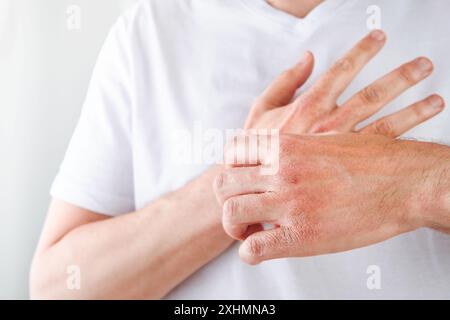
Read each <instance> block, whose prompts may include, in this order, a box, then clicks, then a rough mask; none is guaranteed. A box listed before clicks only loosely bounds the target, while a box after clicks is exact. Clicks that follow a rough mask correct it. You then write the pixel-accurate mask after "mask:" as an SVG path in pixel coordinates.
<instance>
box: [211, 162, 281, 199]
mask: <svg viewBox="0 0 450 320" xmlns="http://www.w3.org/2000/svg"><path fill="white" fill-rule="evenodd" d="M272 180H273V176H268V175H262V174H261V169H260V168H259V167H237V168H232V169H228V170H225V171H224V172H222V173H221V174H219V175H218V176H217V177H216V179H215V181H214V191H215V193H216V196H217V200H218V201H219V203H221V204H223V203H224V202H225V201H227V200H228V199H229V198H231V197H236V196H239V195H243V194H252V193H261V192H267V191H274V187H275V186H274V183H273V181H272Z"/></svg>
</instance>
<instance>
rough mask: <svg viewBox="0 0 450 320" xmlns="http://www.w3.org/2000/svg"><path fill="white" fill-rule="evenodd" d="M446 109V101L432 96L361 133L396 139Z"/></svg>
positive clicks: (381, 120) (437, 96)
mask: <svg viewBox="0 0 450 320" xmlns="http://www.w3.org/2000/svg"><path fill="white" fill-rule="evenodd" d="M444 107H445V102H444V100H443V99H442V98H441V97H440V96H439V95H432V96H430V97H428V98H426V99H424V100H422V101H419V102H417V103H415V104H413V105H411V106H409V107H407V108H405V109H403V110H400V111H398V112H396V113H394V114H391V115H389V116H387V117H384V118H382V119H380V120H378V121H375V122H374V123H372V124H370V125H368V126H367V127H365V128H363V129H362V130H361V131H360V132H361V133H366V134H381V135H384V136H387V137H390V138H396V137H399V136H401V135H402V134H404V133H405V132H407V131H409V130H411V129H412V128H414V127H416V126H418V125H419V124H421V123H423V122H425V121H427V120H428V119H431V118H432V117H434V116H436V115H437V114H439V113H440V112H441V111H442V110H444Z"/></svg>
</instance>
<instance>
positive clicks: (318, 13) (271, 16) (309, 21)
mask: <svg viewBox="0 0 450 320" xmlns="http://www.w3.org/2000/svg"><path fill="white" fill-rule="evenodd" d="M239 1H240V2H241V3H242V4H243V5H244V6H245V7H247V8H248V9H250V10H251V11H253V12H254V13H256V14H259V15H260V16H263V17H265V18H266V19H267V20H268V21H271V22H272V23H275V24H278V25H279V26H281V27H282V28H283V29H286V30H287V31H289V32H293V33H297V32H300V33H302V32H304V31H305V26H308V25H315V24H321V23H323V22H325V21H326V20H327V18H329V17H330V16H332V15H334V14H336V13H337V11H338V10H340V9H341V8H342V7H343V5H344V4H345V3H348V2H351V1H350V0H325V1H323V2H322V3H320V4H319V5H318V6H316V7H315V8H314V9H313V10H312V11H311V12H310V13H309V14H308V15H307V16H306V17H304V18H298V17H296V16H294V15H291V14H289V13H287V12H284V11H282V10H279V9H276V8H274V7H272V6H271V5H270V4H269V3H268V2H267V1H266V0H239Z"/></svg>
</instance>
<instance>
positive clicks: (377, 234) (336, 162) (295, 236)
mask: <svg viewBox="0 0 450 320" xmlns="http://www.w3.org/2000/svg"><path fill="white" fill-rule="evenodd" d="M372 4H373V1H342V0H337V1H326V2H321V1H316V0H310V1H303V0H279V1H273V2H271V3H268V2H265V1H263V0H237V1H219V0H214V1H202V0H190V1H187V0H172V1H149V0H148V1H142V2H140V3H139V5H137V6H136V7H135V8H134V9H133V10H132V11H130V12H128V13H127V14H126V15H125V16H124V17H122V18H121V19H120V20H119V22H118V23H117V24H116V26H115V27H114V28H113V30H112V32H111V34H110V36H109V37H108V40H107V41H106V44H105V46H104V48H103V50H102V53H101V55H100V58H99V61H98V63H97V67H96V70H95V71H94V75H93V79H92V83H91V86H90V89H89V93H88V96H87V99H86V104H85V106H84V108H83V114H82V116H81V119H80V122H79V124H78V127H77V129H76V132H75V134H74V136H73V138H72V141H71V143H70V147H69V150H68V152H67V154H66V157H65V160H64V163H63V165H62V167H61V170H60V172H59V174H58V177H57V178H56V180H55V183H54V185H53V187H52V192H51V193H52V196H53V198H54V199H53V201H52V204H51V206H50V209H49V214H48V218H47V222H46V225H45V227H44V231H43V234H42V238H41V241H40V244H39V247H38V249H37V252H36V257H35V260H34V263H33V266H32V270H31V294H32V297H35V298H105V299H107V298H163V297H166V298H189V299H193V298H213V299H214V298H235V299H239V298H244V299H245V298H255V299H256V298H428V297H437V298H448V297H449V294H450V291H449V290H448V287H449V284H450V272H449V271H450V270H449V265H450V254H449V251H448V248H449V245H450V239H449V237H448V236H447V235H445V234H444V233H439V232H437V231H434V230H431V229H424V230H420V231H414V232H409V233H406V234H404V235H402V236H400V237H397V238H394V239H390V240H387V241H384V242H381V243H379V242H380V241H382V240H386V239H389V238H391V237H393V236H396V235H399V234H401V233H403V232H406V231H412V230H415V229H417V228H418V227H420V226H433V227H436V228H438V227H439V228H441V229H445V227H448V224H446V222H448V210H446V209H445V203H446V202H445V201H446V200H445V199H447V197H446V195H445V192H446V190H447V188H448V178H447V177H448V176H447V175H446V174H445V172H448V170H447V169H448V168H447V169H446V167H445V166H446V165H448V161H447V159H448V153H449V151H448V148H447V147H441V146H437V145H434V144H431V143H430V144H427V143H417V144H416V143H414V142H398V144H397V143H394V142H395V140H392V137H396V136H398V135H400V134H402V133H404V132H405V131H406V130H409V129H411V128H412V127H414V126H416V125H418V124H420V123H422V122H423V121H425V120H427V119H430V118H431V117H433V116H435V115H437V114H438V113H439V112H441V111H442V110H443V101H442V99H441V98H440V97H439V96H437V95H430V94H431V93H433V92H442V93H446V92H448V84H447V79H446V77H445V76H446V74H445V70H448V69H449V68H448V67H449V62H448V61H447V59H446V57H447V56H448V55H447V54H446V53H448V51H449V49H448V46H447V44H446V43H447V41H446V40H447V35H446V33H445V30H446V28H445V27H446V26H447V21H446V16H445V15H444V14H443V13H444V12H446V10H448V9H449V6H450V5H449V4H447V2H446V1H434V2H433V3H431V4H430V3H427V4H423V3H422V2H421V1H396V2H395V3H394V2H392V1H378V2H377V5H378V7H379V8H380V9H381V11H382V18H383V27H384V29H386V31H387V33H388V35H389V37H390V42H389V43H390V45H389V46H387V47H386V48H385V49H384V50H383V51H382V52H381V53H379V54H378V52H380V51H381V49H382V47H383V46H384V44H385V43H386V37H385V35H384V33H382V32H380V31H375V32H373V33H371V34H370V35H368V36H365V37H364V38H363V39H362V40H361V41H360V42H359V43H358V44H357V45H356V46H354V42H355V41H356V40H357V39H360V38H362V37H363V36H364V35H365V34H366V33H367V26H366V20H367V17H368V16H367V15H366V9H367V8H368V7H369V6H370V5H372ZM412 40H414V41H412ZM352 47H353V49H351V50H350V51H349V52H348V53H346V51H347V50H348V49H349V48H352ZM307 50H311V51H312V52H314V55H315V60H316V66H315V67H314V71H313V66H312V64H313V57H312V55H311V54H310V53H306V54H305V55H304V57H303V59H301V61H300V62H299V61H298V60H299V58H298V57H299V55H300V53H301V52H305V51H307ZM377 54H378V55H377ZM375 56H376V57H375ZM419 56H428V57H430V58H431V60H433V62H434V64H435V69H436V72H435V73H434V75H433V76H432V77H430V78H428V77H429V76H430V75H431V73H432V69H433V67H432V65H431V62H430V61H429V60H428V59H426V58H417V57H419ZM341 57H344V58H343V59H340V60H338V59H339V58H341ZM336 60H337V61H338V62H337V63H334V62H335V61H336ZM370 60H373V61H371V62H370V63H369V61H370ZM407 61H410V62H407ZM405 62H407V63H406V64H404V63H405ZM366 65H367V66H366ZM400 65H401V67H399V66H400ZM292 66H294V67H292ZM330 66H332V67H331V69H330ZM397 67H399V68H398V69H396V68H397ZM363 68H364V70H362V69H363ZM286 69H288V70H289V71H288V72H285V73H283V75H282V76H281V77H279V78H277V80H275V81H274V82H273V83H272V85H270V86H269V87H268V89H266V90H264V89H265V88H266V86H267V85H268V84H269V83H270V82H271V81H272V79H273V78H275V77H276V75H277V74H279V73H280V71H281V70H286ZM389 70H394V71H392V72H390V73H387V72H388V71H389ZM310 75H311V76H310ZM382 76H385V77H384V78H382V79H381V80H377V81H376V79H378V78H380V77H382ZM309 77H310V79H309V81H308V82H306V80H307V79H308V78H309ZM426 78H428V79H427V80H425V79H426ZM352 80H353V81H352ZM422 81H423V82H422ZM418 83H420V85H418V86H415V85H416V84H418ZM371 84H372V85H371ZM368 85H369V87H367V88H366V89H364V87H366V86H368ZM300 86H301V87H302V88H301V93H300V94H299V95H298V97H294V95H295V92H296V90H297V88H299V87H300ZM413 86H414V88H413V89H412V90H411V91H408V92H407V93H405V94H402V93H404V92H405V91H406V90H407V89H408V88H410V87H413ZM263 91H264V93H263V94H262V95H261V92H263ZM258 96H259V98H258V99H257V100H256V102H254V99H255V97H258ZM398 96H400V97H399V98H398V99H396V101H395V102H396V108H394V106H389V107H388V108H383V107H384V106H385V105H386V104H387V103H388V102H390V101H391V100H393V99H394V98H396V97H398ZM338 99H339V101H338ZM251 105H253V107H252V109H251V110H250V115H249V116H248V118H247V114H248V112H249V107H250V106H251ZM337 105H339V108H338V107H337ZM408 105H410V107H407V106H408ZM405 107H406V109H404V108H405ZM381 108H383V110H382V111H381V113H377V111H379V110H380V109H381ZM397 111H398V112H400V113H396V112H397ZM375 113H377V115H376V116H377V119H378V118H380V117H383V116H387V117H388V118H384V120H380V121H374V119H373V118H371V116H372V115H374V114H375ZM369 117H370V118H371V119H370V120H369V121H367V122H365V120H366V119H367V118H369ZM449 117H450V115H449V114H448V112H447V111H445V112H444V113H441V114H440V115H439V116H438V117H435V118H434V119H432V120H430V121H428V122H426V123H424V124H423V125H421V126H420V127H418V128H416V129H415V131H414V132H413V133H414V136H415V137H420V136H422V137H425V138H433V139H445V138H446V137H448V134H449V132H448V130H449V129H448V121H449ZM246 118H247V122H246V126H245V128H247V129H250V128H279V129H281V136H280V142H281V144H280V146H281V156H280V171H279V172H278V174H275V175H274V176H266V177H263V176H261V175H258V174H256V173H255V172H250V171H246V170H252V169H255V168H247V167H245V166H244V167H243V168H242V167H241V168H230V169H227V170H226V171H225V173H224V168H223V167H222V166H216V165H211V164H205V163H202V164H201V165H199V164H196V163H195V162H193V163H187V164H184V165H183V164H180V162H179V161H177V160H178V159H176V155H175V154H174V153H173V149H174V147H176V146H177V142H178V141H177V140H175V139H174V138H173V132H175V131H177V130H183V129H187V130H194V129H193V127H195V126H196V125H201V126H202V127H203V128H219V129H223V130H226V129H229V128H239V127H240V126H241V125H242V123H243V122H244V120H245V119H246ZM386 124H389V125H386ZM386 128H387V129H389V130H387V129H386ZM360 129H362V131H360V133H359V134H356V133H348V132H351V131H359V130H360ZM335 132H340V133H342V134H335V135H332V134H330V133H335ZM323 133H328V134H327V135H324V134H323ZM301 134H320V135H319V136H308V137H305V136H302V135H301ZM383 134H384V135H385V136H388V137H384V138H383V137H382V135H383ZM410 146H412V147H410ZM237 147H239V146H237ZM227 153H231V154H232V155H235V151H234V149H233V148H230V149H229V150H227ZM399 159H400V160H401V163H400V164H399V163H397V161H398V160H399ZM412 159H415V160H414V161H412ZM258 160H260V162H264V161H265V159H258ZM394 160H395V161H394ZM371 162H373V163H371ZM286 163H287V164H290V165H286ZM423 164H425V165H426V166H427V168H428V167H430V165H431V164H436V166H437V168H439V170H437V172H439V173H436V174H435V173H434V172H432V171H429V170H424V168H422V167H421V165H423ZM391 165H394V166H393V167H391ZM431 167H433V168H434V165H431ZM239 169H240V170H239ZM288 169H289V170H288ZM236 170H238V171H239V172H237V171H236ZM417 174H418V175H419V177H417ZM246 177H247V178H248V177H251V178H252V179H247V180H246ZM333 177H335V178H336V179H333ZM367 177H370V178H369V179H368V178H367ZM277 178H281V180H280V179H279V180H278V182H279V183H276V182H275V181H276V179H277ZM390 178H392V179H393V180H390ZM271 179H272V180H271ZM399 180H400V181H402V180H404V181H403V183H398V181H399ZM214 181H215V190H216V191H217V198H218V200H219V201H217V200H216V194H215V193H214V190H213V187H212V186H213V182H214ZM318 181H320V182H322V181H323V184H322V183H318ZM249 185H252V187H253V188H247V189H245V190H244V189H239V187H238V186H241V187H245V186H247V187H248V186H249ZM413 185H414V186H416V187H417V189H416V188H412V186H413ZM437 185H439V187H438V188H430V186H437ZM405 188H407V189H408V191H410V192H405ZM430 189H432V190H433V191H434V190H442V191H440V192H438V194H442V197H441V196H439V197H438V196H436V197H431V196H429V191H430ZM268 192H272V193H273V194H275V195H276V197H273V198H272V199H270V200H267V201H266V202H265V201H264V200H262V201H261V199H262V197H263V196H264V194H267V193H268ZM254 194H257V198H256V197H255V196H254ZM261 194H262V195H261ZM404 194H406V195H408V196H409V195H411V194H414V195H416V197H415V198H416V199H415V200H414V201H413V202H412V203H410V202H408V201H410V200H411V199H412V197H408V196H405V197H401V196H399V195H404ZM244 195H245V196H247V195H249V196H250V197H253V199H255V201H254V202H253V203H251V204H249V203H246V204H244V203H243V202H242V199H243V198H246V197H244ZM432 199H436V200H437V199H443V200H442V201H440V202H439V203H442V204H443V205H437V203H438V202H436V201H433V200H432ZM272 200H274V201H272ZM420 200H423V201H420ZM402 201H403V202H402ZM224 203H225V204H226V205H225V206H224V208H223V209H224V214H223V219H222V204H224ZM380 203H381V204H385V205H380ZM235 204H238V205H239V204H241V205H240V206H238V207H237V206H235ZM401 204H405V206H403V207H402V206H401ZM412 204H414V206H413V205H412ZM429 204H436V207H431V208H430V210H429V212H430V214H432V215H433V216H435V217H436V219H434V218H433V219H426V220H427V223H426V224H425V223H422V222H423V221H424V219H423V216H424V212H425V209H424V206H428V205H429ZM283 205H284V207H283ZM288 205H289V206H288ZM291 205H292V206H291ZM265 206H266V207H267V208H270V209H271V210H266V208H264V207H265ZM234 208H246V210H247V211H246V212H245V213H248V214H242V215H240V213H241V212H242V211H240V210H234ZM412 208H414V210H413V213H414V214H417V216H416V217H417V219H414V218H412V217H414V216H415V215H414V214H409V213H410V210H409V209H412ZM272 209H273V210H272ZM297 209H299V210H297ZM347 209H348V210H347ZM426 211H428V210H426ZM305 212H306V213H305ZM302 213H304V214H302ZM259 214H260V215H259ZM270 214H273V216H270ZM315 216H317V219H316V220H314V219H313V218H314V217H315ZM438 216H439V217H440V219H438V218H437V217H438ZM240 217H243V218H244V219H240ZM246 217H249V218H251V219H250V220H246V219H245V218H246ZM361 217H362V218H361ZM443 217H444V218H443ZM445 217H447V220H446V219H445ZM230 218H231V219H230ZM234 218H235V219H234ZM222 220H223V221H222ZM438 220H439V222H437V221H438ZM222 222H223V223H222ZM265 222H269V223H272V224H273V225H275V229H273V230H271V231H262V229H261V223H265ZM403 222H404V223H405V225H404V227H403V228H400V227H399V225H402V224H403ZM431 222H434V223H435V224H434V225H431ZM437 224H439V226H438V225H437ZM318 226H322V229H319V227H318ZM302 227H303V229H301V228H302ZM224 230H225V231H226V232H227V233H228V234H230V235H231V236H233V237H234V238H238V239H245V241H244V243H243V247H242V248H241V251H240V252H241V255H242V258H243V259H244V260H245V261H246V262H249V263H252V264H254V263H258V262H261V261H263V260H268V259H272V258H281V257H284V259H277V260H271V261H267V262H264V263H262V264H260V265H258V266H253V267H252V266H249V265H247V264H245V263H243V262H242V261H241V260H240V259H239V256H238V254H237V248H238V246H239V243H234V242H233V240H232V239H231V238H230V237H229V236H228V235H227V234H226V233H225V232H224ZM280 232H281V233H280ZM279 235H281V236H280V237H278V236H279ZM276 239H279V240H280V241H278V242H277V241H276ZM305 239H309V240H310V241H309V242H305ZM374 243H378V244H377V245H372V246H369V247H367V246H368V245H371V244H374ZM359 247H363V248H361V249H357V250H351V251H348V252H343V251H347V250H350V249H355V248H359ZM332 252H339V253H338V254H334V255H329V254H328V255H322V256H317V257H312V256H316V255H320V254H327V253H332ZM294 257H304V258H300V259H299V258H294ZM72 265H75V266H78V267H79V270H80V276H81V288H80V290H68V288H67V286H66V276H67V274H66V270H67V267H68V266H72ZM372 265H376V266H378V267H379V268H380V270H381V271H382V289H381V290H372V291H371V290H369V289H368V287H367V286H366V280H367V277H368V275H367V274H366V271H367V270H368V267H370V266H372Z"/></svg>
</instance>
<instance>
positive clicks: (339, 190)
mask: <svg viewBox="0 0 450 320" xmlns="http://www.w3.org/2000/svg"><path fill="white" fill-rule="evenodd" d="M258 138H259V137H258ZM239 147H240V146H236V148H239ZM227 152H230V153H236V149H234V148H230V149H228V150H227ZM261 154H264V153H261ZM258 160H259V161H260V162H261V163H263V162H264V163H266V159H258ZM216 192H217V194H218V197H219V199H220V200H221V201H223V203H224V205H223V224H224V228H225V230H227V232H228V233H229V234H230V235H231V236H233V237H234V238H237V239H243V240H244V242H243V244H242V245H241V248H240V255H241V258H242V259H243V260H244V261H245V262H247V263H250V264H257V263H260V262H262V261H264V260H268V259H275V258H281V257H302V256H313V255H320V254H326V253H334V252H341V251H346V250H351V249H355V248H359V247H363V246H367V245H370V244H373V243H377V242H380V241H383V240H386V239H389V238H391V237H394V236H396V235H399V234H401V233H404V232H408V231H412V230H415V229H417V228H420V227H432V228H435V229H438V230H442V231H447V232H449V233H450V205H449V202H450V148H449V147H447V146H441V145H437V144H431V143H422V142H415V141H402V140H392V139H390V138H387V137H384V136H381V135H368V134H357V133H349V134H336V135H308V136H300V135H282V136H281V137H280V159H279V170H278V173H277V174H275V175H261V174H260V168H259V167H258V166H251V167H250V166H249V167H242V166H240V167H234V168H230V169H229V170H227V171H226V172H225V173H223V174H222V175H220V176H219V177H218V178H217V179H216ZM260 223H270V224H272V225H275V227H274V228H273V229H271V230H266V231H264V230H261V229H260V230H255V229H253V231H252V232H248V230H249V229H248V228H249V226H252V225H255V224H260ZM243 228H245V229H246V230H247V234H245V236H244V237H243V236H242V234H239V233H236V232H238V231H240V230H242V229H243Z"/></svg>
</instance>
